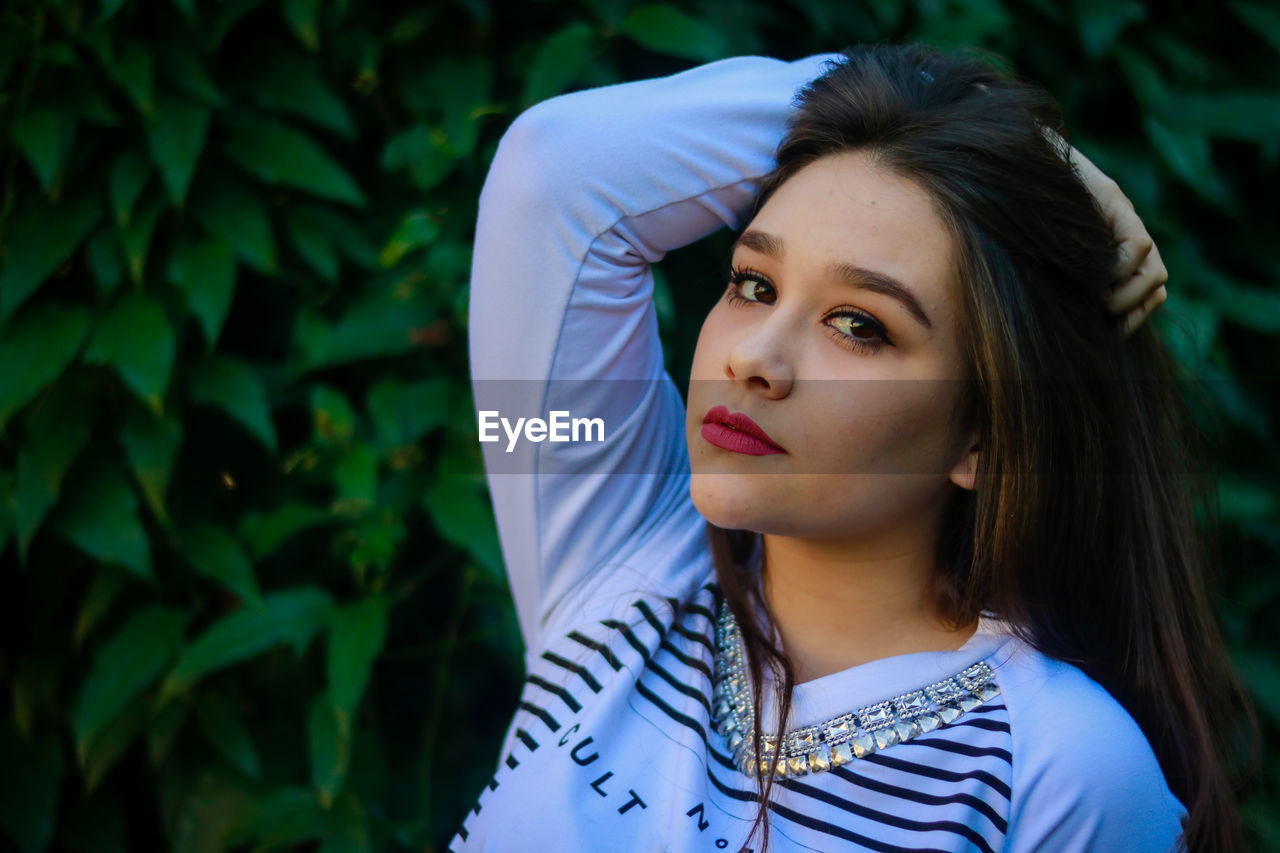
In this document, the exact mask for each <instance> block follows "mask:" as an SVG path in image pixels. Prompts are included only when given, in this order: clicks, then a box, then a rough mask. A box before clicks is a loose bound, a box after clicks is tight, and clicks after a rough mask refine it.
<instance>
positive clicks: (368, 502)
mask: <svg viewBox="0 0 1280 853" xmlns="http://www.w3.org/2000/svg"><path fill="white" fill-rule="evenodd" d="M333 479H334V485H336V486H337V487H338V494H337V498H336V505H337V506H339V507H342V509H343V511H346V512H355V513H359V512H363V511H365V510H366V509H368V508H369V507H371V506H373V504H374V501H375V500H376V498H377V492H378V454H377V453H375V452H374V451H373V448H371V447H370V446H369V445H367V444H365V443H364V442H355V443H353V444H352V445H351V446H350V447H349V448H348V450H347V452H346V454H344V455H343V457H342V459H341V460H339V462H338V466H337V469H336V470H335V471H334V476H333Z"/></svg>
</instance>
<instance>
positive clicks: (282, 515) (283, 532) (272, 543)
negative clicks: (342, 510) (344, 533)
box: [239, 504, 336, 560]
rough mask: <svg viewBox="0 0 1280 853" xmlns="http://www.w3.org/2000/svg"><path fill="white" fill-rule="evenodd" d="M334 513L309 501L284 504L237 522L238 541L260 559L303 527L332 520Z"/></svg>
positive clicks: (302, 529)
mask: <svg viewBox="0 0 1280 853" xmlns="http://www.w3.org/2000/svg"><path fill="white" fill-rule="evenodd" d="M335 520H336V516H334V515H333V514H332V513H331V512H329V511H328V510H325V509H320V508H319V507H315V506H311V505H310V504H285V505H284V506H282V507H280V508H278V509H275V510H272V511H271V512H267V513H259V514H252V515H249V516H248V517H246V518H245V520H244V521H243V522H241V524H240V530H239V536H240V541H242V542H244V544H245V547H247V548H248V549H249V553H250V554H251V555H252V556H253V558H254V559H255V560H261V559H262V558H264V557H266V556H267V555H269V554H271V553H272V552H273V551H275V550H276V549H277V548H279V547H280V546H281V545H283V544H284V543H285V541H286V540H287V539H289V538H290V537H292V536H293V535H295V534H297V533H301V532H302V531H304V530H308V529H310V528H312V527H317V526H319V525H321V524H328V523H329V522H331V521H335Z"/></svg>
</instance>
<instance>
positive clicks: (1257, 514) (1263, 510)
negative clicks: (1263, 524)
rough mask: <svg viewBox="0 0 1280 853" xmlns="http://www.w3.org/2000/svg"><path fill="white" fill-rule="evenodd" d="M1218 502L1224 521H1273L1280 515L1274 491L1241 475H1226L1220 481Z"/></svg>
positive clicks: (1279, 503) (1279, 500)
mask: <svg viewBox="0 0 1280 853" xmlns="http://www.w3.org/2000/svg"><path fill="white" fill-rule="evenodd" d="M1218 503H1219V507H1220V509H1221V513H1222V518H1223V520H1224V521H1230V522H1235V523H1240V522H1249V521H1255V522H1256V521H1273V520H1275V519H1276V517H1277V516H1278V515H1280V499H1278V498H1277V496H1276V494H1275V493H1274V491H1272V490H1271V489H1268V488H1265V487H1263V486H1260V485H1258V484H1257V483H1251V482H1249V481H1248V480H1245V479H1242V478H1240V477H1224V478H1223V479H1222V481H1221V482H1219V483H1218Z"/></svg>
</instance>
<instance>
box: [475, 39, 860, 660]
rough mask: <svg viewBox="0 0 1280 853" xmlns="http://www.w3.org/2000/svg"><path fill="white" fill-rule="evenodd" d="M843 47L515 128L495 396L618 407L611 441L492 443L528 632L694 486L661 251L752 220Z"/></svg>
mask: <svg viewBox="0 0 1280 853" xmlns="http://www.w3.org/2000/svg"><path fill="white" fill-rule="evenodd" d="M833 58H835V55H827V56H817V57H811V58H808V59H804V60H800V61H798V62H791V63H788V62H782V61H779V60H774V59H767V58H763V57H740V58H735V59H726V60H721V61H719V62H713V63H710V64H708V65H703V66H699V67H697V68H693V69H691V70H689V71H685V72H682V73H680V74H675V75H672V76H670V77H663V78H658V79H652V80H642V81H639V82H634V83H625V84H621V85H616V86H608V87H603V88H599V89H591V90H587V91H583V92H577V93H573V94H569V95H562V96H560V97H557V98H552V99H551V100H549V101H545V102H543V103H541V104H538V105H536V106H534V107H532V108H531V109H529V110H527V111H526V112H525V113H523V114H522V115H520V116H519V117H518V118H517V119H516V121H515V122H514V123H513V124H512V126H511V127H510V129H509V130H508V131H507V133H506V134H505V136H504V137H503V139H502V141H501V143H500V145H499V147H498V151H497V154H496V155H495V157H494V160H493V164H492V166H491V167H490V171H489V174H488V177H487V179H486V181H485V184H484V189H483V190H482V192H481V196H480V207H479V216H478V219H477V223H476V240H475V250H474V257H473V262H472V274H471V296H470V298H471V302H470V355H471V375H472V381H473V390H474V392H475V399H476V405H477V409H478V410H480V411H488V412H496V413H497V414H496V415H492V416H490V418H489V422H490V423H500V421H499V420H498V419H499V418H506V419H507V421H508V424H509V425H510V426H514V425H515V424H516V423H517V419H518V418H522V417H523V418H531V417H537V418H542V419H544V420H550V419H551V417H552V415H551V413H552V412H556V411H561V412H566V413H567V415H565V416H563V417H565V418H599V419H600V420H601V421H602V422H603V441H598V442H597V441H586V440H579V441H570V442H566V443H556V442H552V441H549V440H544V441H542V442H540V443H534V442H532V441H529V440H527V439H525V438H524V437H520V438H517V439H515V440H512V439H511V438H510V437H509V435H508V433H507V432H506V428H505V427H496V428H494V429H492V430H490V435H496V436H497V438H498V440H497V441H487V442H484V443H483V444H482V449H483V452H484V458H485V466H486V469H487V471H488V474H489V484H490V490H491V493H492V496H493V502H494V508H495V512H496V515H497V521H498V530H499V534H500V537H501V540H502V548H503V553H504V556H505V559H506V564H507V570H508V574H509V577H510V581H511V586H512V591H513V594H514V596H515V601H516V609H517V612H518V614H519V617H520V624H521V629H522V631H523V633H524V636H525V641H526V643H527V644H529V645H532V644H533V643H534V642H535V641H536V639H537V636H538V634H539V633H540V631H541V628H542V626H543V624H544V623H545V621H546V619H547V616H548V614H549V613H550V612H551V610H552V609H553V608H554V607H555V606H556V605H557V604H558V603H559V602H560V601H561V600H562V599H563V598H564V597H565V596H566V594H567V593H568V592H569V591H570V590H571V589H572V588H573V587H574V586H575V585H576V584H577V583H578V582H579V581H581V580H583V579H584V578H586V577H587V576H588V575H590V574H591V573H592V572H593V571H594V570H596V569H597V568H599V567H600V566H602V565H603V564H605V563H606V562H608V561H609V560H610V558H611V557H613V556H614V555H616V554H617V552H618V549H619V548H620V547H622V546H623V545H625V544H626V542H627V541H628V539H629V538H631V537H633V536H635V535H636V534H637V531H639V530H641V529H645V530H650V531H652V530H655V529H657V530H658V531H659V533H658V534H657V535H661V534H660V524H659V522H660V520H661V516H663V514H664V513H666V512H669V511H674V510H675V509H676V508H677V507H680V506H681V505H683V504H684V502H687V500H688V494H687V490H688V481H687V472H688V459H687V451H686V445H685V434H684V406H683V403H682V401H681V398H680V395H679V393H678V391H677V389H676V387H675V385H674V384H673V383H672V381H671V379H670V377H668V376H667V374H666V372H665V369H664V367H663V358H662V350H661V344H660V341H659V338H658V328H657V321H656V315H655V313H654V309H653V304H652V295H653V275H652V272H651V269H650V265H651V264H652V263H654V262H656V261H657V260H659V259H661V258H662V257H663V256H664V255H665V254H666V253H667V252H668V251H670V250H672V249H675V248H678V247H680V246H683V245H686V244H688V243H690V242H693V241H694V240H697V239H699V238H701V237H703V236H705V235H707V234H709V233H711V232H713V231H715V230H717V229H718V228H720V227H722V226H725V225H730V226H735V227H736V226H739V225H741V224H742V222H741V220H742V218H743V217H744V216H745V215H746V214H747V212H748V210H749V208H750V205H751V201H752V199H753V197H754V191H755V186H754V183H753V181H754V179H756V178H758V177H760V176H762V175H764V174H765V173H766V172H768V170H769V169H770V168H771V167H772V165H773V155H774V151H775V148H776V146H777V143H778V141H779V140H780V139H781V138H782V135H783V132H784V131H785V124H786V119H787V117H788V115H789V113H790V111H791V108H792V101H793V98H794V96H795V94H796V93H797V92H798V91H799V89H800V88H801V87H802V86H803V85H804V84H805V83H807V82H808V81H809V80H811V79H813V78H814V77H817V76H818V75H819V74H820V73H821V72H822V70H823V67H822V64H823V61H824V60H826V59H833ZM682 475H683V476H682Z"/></svg>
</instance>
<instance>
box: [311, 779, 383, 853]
mask: <svg viewBox="0 0 1280 853" xmlns="http://www.w3.org/2000/svg"><path fill="white" fill-rule="evenodd" d="M357 773H358V771H356V770H353V771H352V776H353V777H355V776H356V775H357ZM358 784H359V783H358V781H357V779H355V778H353V779H352V780H351V785H350V786H349V787H348V790H347V792H346V793H345V794H343V795H342V796H341V797H339V798H338V800H337V802H336V803H335V804H334V807H333V809H331V810H330V812H329V814H330V815H331V816H332V822H331V824H330V829H329V832H328V834H327V835H326V836H325V839H324V843H323V844H322V845H320V848H319V849H318V850H317V851H316V853H373V850H374V847H373V840H372V839H371V838H370V831H369V815H368V812H367V811H366V810H365V808H364V807H363V806H362V805H361V801H360V799H359V798H358V797H357V796H355V795H354V794H353V793H352V790H353V789H356V790H358V787H357V786H358Z"/></svg>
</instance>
